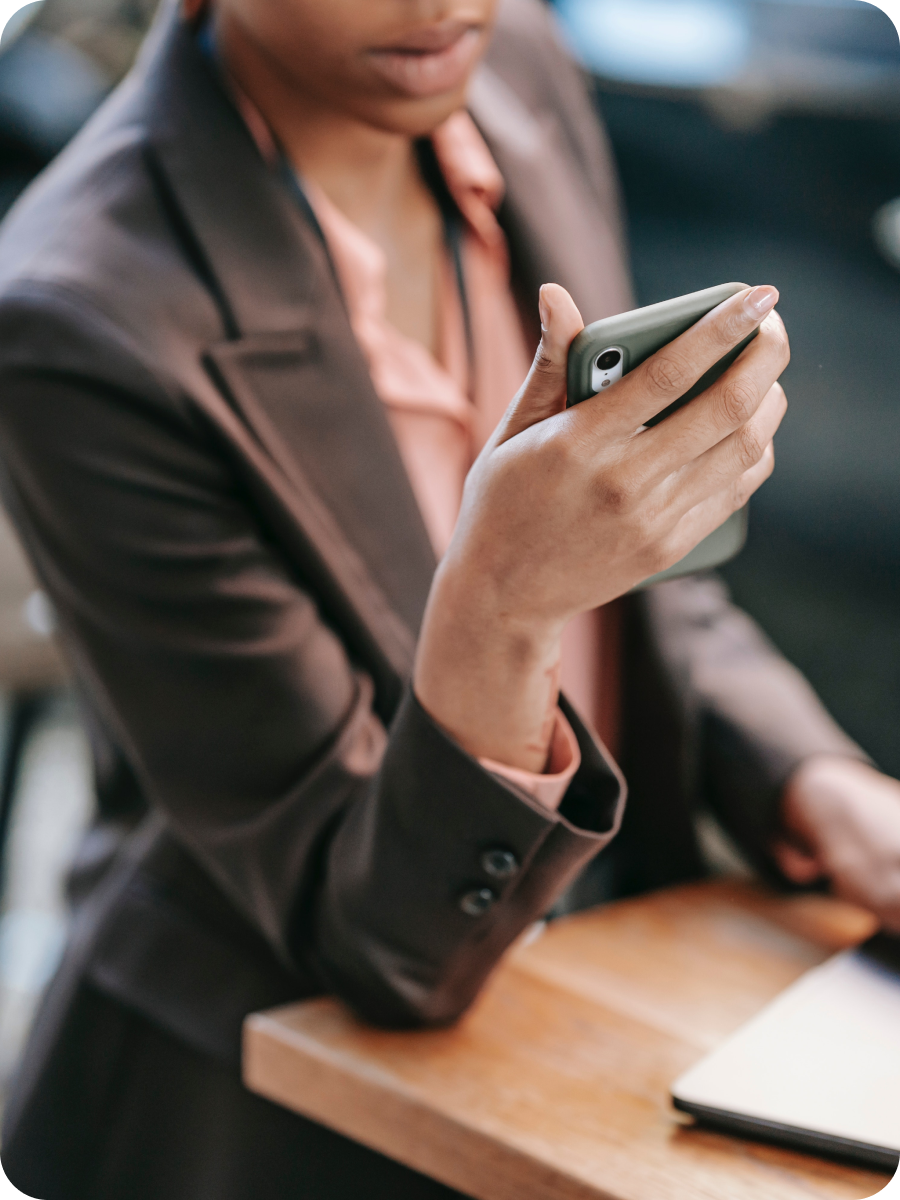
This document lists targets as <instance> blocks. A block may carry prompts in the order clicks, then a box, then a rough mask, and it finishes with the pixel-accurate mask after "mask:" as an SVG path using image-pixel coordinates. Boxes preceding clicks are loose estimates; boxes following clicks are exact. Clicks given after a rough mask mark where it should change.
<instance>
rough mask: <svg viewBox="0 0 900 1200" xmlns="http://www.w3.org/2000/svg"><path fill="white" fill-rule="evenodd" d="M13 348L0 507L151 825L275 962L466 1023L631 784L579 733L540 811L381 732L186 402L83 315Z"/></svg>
mask: <svg viewBox="0 0 900 1200" xmlns="http://www.w3.org/2000/svg"><path fill="white" fill-rule="evenodd" d="M0 347H3V349H2V351H0V466H2V487H3V495H4V498H5V501H6V503H7V505H8V507H9V509H10V512H11V514H12V515H13V517H14V519H15V521H16V523H17V525H18V528H19V530H20V532H21V534H22V536H23V539H24V541H25V544H26V546H27V548H28V550H29V552H30V555H31V557H32V560H33V562H34V565H35V567H36V570H37V572H38V574H39V576H40V578H41V580H42V581H43V584H44V586H45V587H46V589H47V591H48V592H49V594H50V596H51V598H52V601H53V603H54V605H55V607H56V609H57V613H58V617H59V624H60V630H61V634H62V638H63V642H64V645H65V647H66V649H67V652H68V654H69V657H70V660H71V661H72V663H73V665H74V667H75V670H76V672H77V675H78V677H79V680H80V682H81V683H82V685H83V686H84V687H85V688H86V689H88V691H89V692H90V695H91V699H92V702H93V704H94V706H95V708H96V709H97V711H98V712H100V713H101V714H102V717H103V720H104V722H105V724H106V726H107V728H108V729H109V730H110V731H111V734H112V737H113V739H114V740H115V742H116V743H117V744H118V746H119V747H120V748H121V750H122V751H123V752H124V754H125V755H126V757H127V759H128V761H129V762H130V764H131V766H132V769H133V770H134V772H135V774H136V776H137V778H138V779H139V781H140V783H141V786H142V789H143V791H144V793H145V795H146V797H147V799H148V801H149V802H150V803H151V805H152V806H153V807H154V808H155V809H156V810H157V811H158V812H161V813H162V814H164V817H165V819H166V821H167V823H168V825H169V827H170V830H171V831H172V832H173V833H174V835H175V836H176V837H177V838H178V839H179V841H180V842H181V843H182V844H183V846H185V847H186V848H187V849H188V850H189V852H190V853H191V855H192V856H193V857H194V858H195V859H196V860H197V861H198V862H199V863H200V864H201V865H202V867H203V868H204V870H205V871H206V872H207V874H208V875H209V876H211V877H212V878H213V879H214V880H215V881H216V882H217V883H218V885H219V886H220V888H221V889H222V890H223V891H224V892H225V893H226V894H227V896H228V897H229V898H230V899H231V901H232V902H233V904H234V905H235V906H236V907H237V908H238V910H239V911H241V912H242V913H243V914H244V915H245V917H247V918H248V919H249V920H250V921H251V922H252V923H253V925H254V926H255V927H256V928H257V929H258V930H259V931H261V932H262V934H263V935H264V936H265V938H266V939H267V940H268V942H269V944H270V945H271V946H272V948H273V949H274V951H275V952H276V954H277V955H278V956H279V957H280V959H281V960H282V961H283V962H285V963H287V964H288V965H292V964H293V965H296V966H297V967H298V969H302V970H303V972H304V973H306V974H308V973H309V971H310V970H312V971H313V973H314V974H315V975H316V976H317V977H318V978H319V980H320V981H321V982H322V984H323V986H325V987H326V988H328V989H329V990H333V991H336V992H337V993H338V994H340V995H341V996H342V997H343V998H344V999H345V1000H347V1001H348V1002H349V1003H350V1004H351V1005H352V1006H354V1007H355V1008H356V1009H357V1010H358V1011H359V1012H361V1013H362V1014H363V1015H365V1016H366V1017H368V1018H370V1019H373V1020H376V1021H379V1022H383V1023H388V1024H394V1025H403V1024H410V1023H418V1022H438V1023H439V1022H445V1021H448V1020H451V1019H453V1018H454V1017H455V1016H457V1015H458V1014H459V1013H460V1012H461V1011H462V1010H463V1009H464V1008H465V1007H466V1006H467V1005H468V1004H469V1002H470V1001H471V1000H472V999H473V997H474V996H475V994H476V992H477V991H478V989H479V987H480V986H481V984H482V982H483V981H484V979H485V977H486V976H487V974H488V973H489V971H490V970H491V968H492V966H493V965H494V964H495V962H496V961H497V959H498V958H499V956H500V955H501V954H502V953H503V951H504V950H505V949H506V947H507V946H508V945H509V944H510V943H511V942H512V941H513V939H515V938H516V936H517V935H518V934H519V933H520V932H521V931H522V930H523V929H524V928H525V927H527V926H528V925H529V924H530V923H531V922H533V921H534V920H535V919H537V918H539V917H541V916H542V915H543V914H544V913H545V912H546V911H547V909H548V908H549V907H550V906H551V905H552V903H553V901H554V899H555V897H556V896H557V895H558V894H559V893H560V891H561V890H562V889H564V888H565V887H566V886H567V885H568V883H569V882H570V881H571V880H572V879H573V878H574V876H575V875H576V874H577V873H578V872H579V870H580V869H581V868H582V866H583V865H584V864H585V863H586V862H587V861H588V860H590V859H591V858H592V857H593V855H595V854H596V853H597V852H598V851H599V850H600V849H602V847H603V846H605V845H606V844H607V842H608V841H609V840H610V839H611V837H612V836H613V834H614V833H615V831H616V829H617V827H618V823H619V820H620V813H621V806H622V803H623V795H622V790H623V789H622V786H621V777H620V776H619V775H618V773H617V771H616V769H615V768H614V767H613V766H612V765H611V764H610V763H609V762H608V760H607V759H606V758H605V756H604V754H603V752H602V751H601V750H600V748H599V747H598V746H597V745H596V744H595V743H594V742H593V740H592V739H591V738H590V737H589V735H588V734H587V732H586V731H585V729H584V727H583V726H582V725H581V724H580V723H579V722H578V720H577V718H576V717H575V715H574V713H570V712H568V711H567V716H569V718H570V720H571V722H572V724H573V726H574V727H575V730H576V736H577V737H578V740H579V745H580V749H581V756H582V765H581V768H580V770H579V771H578V773H577V775H576V777H575V779H574V780H573V782H572V784H571V786H570V788H569V791H568V793H567V795H566V797H565V799H564V801H563V803H562V805H561V807H560V810H559V812H550V811H549V810H547V809H544V808H542V807H541V806H540V805H539V804H538V803H537V802H536V801H534V800H533V799H532V798H531V797H529V796H528V794H527V793H525V792H524V791H520V790H518V789H517V788H516V787H515V786H514V785H511V784H507V783H505V782H503V781H501V780H500V779H498V778H497V777H495V776H494V775H492V774H491V773H489V772H488V771H487V770H485V769H484V768H482V767H481V766H480V765H479V764H478V763H477V762H476V761H475V760H474V759H472V758H471V757H469V756H468V755H467V754H465V753H464V752H463V751H462V750H461V749H460V747H459V746H458V745H456V743H455V742H454V741H453V740H452V739H451V738H450V737H448V736H447V735H446V734H445V733H444V732H443V731H442V730H441V729H440V728H438V727H437V726H436V725H435V723H434V722H433V721H432V720H431V719H430V717H429V716H428V714H427V713H426V712H425V711H424V710H423V709H422V707H421V706H420V705H419V704H418V702H417V701H416V698H415V696H414V695H412V694H411V693H410V692H409V691H407V693H406V696H405V698H404V699H403V701H402V703H401V704H400V707H399V710H398V711H397V712H396V714H395V716H394V718H393V720H392V721H391V722H390V723H389V725H388V726H387V727H386V725H385V724H384V723H383V722H382V721H381V720H380V719H379V717H378V716H377V715H376V710H375V707H374V706H373V698H374V686H373V683H372V680H371V678H370V677H369V675H368V674H367V673H366V670H365V667H364V664H360V663H358V662H354V661H352V660H351V658H350V656H349V654H348V651H347V649H346V648H345V646H344V644H343V643H342V641H341V639H340V637H339V636H338V634H337V633H336V631H335V629H334V628H333V627H332V625H331V624H330V623H329V620H328V614H327V613H326V612H323V611H322V610H321V609H320V607H319V605H318V604H317V601H316V597H315V595H313V594H312V592H311V590H309V589H308V588H307V587H305V586H304V581H303V580H302V579H301V578H299V577H298V575H297V573H296V568H295V565H293V564H292V563H291V562H290V561H288V560H287V558H286V557H285V555H283V554H282V553H281V552H280V551H279V547H278V545H277V542H276V540H275V539H274V537H273V536H271V535H270V534H269V532H268V531H267V529H266V528H265V527H264V525H263V523H262V522H261V520H260V519H259V517H258V514H257V513H256V511H255V509H254V507H253V505H252V503H251V502H250V501H249V500H248V498H247V495H246V494H245V491H244V489H243V487H242V486H241V483H240V481H239V479H238V478H236V476H235V474H234V472H233V470H232V469H231V466H230V464H229V460H228V458H227V456H226V455H225V454H224V453H223V452H222V449H221V447H220V446H219V445H218V443H217V441H216V438H215V436H214V433H215V431H214V430H211V429H210V428H209V426H208V424H205V423H204V422H203V421H201V420H200V419H199V418H198V415H197V411H196V406H195V407H194V408H193V409H192V405H191V400H190V396H185V395H181V394H179V393H178V391H177V389H176V388H175V386H174V384H173V383H172V382H171V380H169V379H167V378H164V377H162V374H161V372H160V371H159V370H158V369H157V366H156V364H148V363H146V362H144V361H142V358H141V356H140V354H139V353H138V352H137V350H136V349H135V347H134V346H133V344H132V343H131V342H130V341H129V339H128V338H127V337H126V335H125V334H124V333H122V332H121V330H119V329H118V328H117V327H116V325H115V324H114V322H113V321H112V320H110V319H107V318H106V317H105V316H104V315H102V314H101V313H100V312H99V311H96V310H95V309H93V308H92V306H91V303H90V301H89V300H86V299H85V298H84V297H67V296H65V295H61V294H58V293H56V292H50V291H48V290H44V291H41V289H40V288H37V289H34V288H32V289H31V290H30V291H29V292H28V293H27V294H26V295H22V296H18V297H10V296H7V297H6V299H5V300H4V302H3V303H2V305H0ZM491 851H501V852H502V853H501V854H499V855H498V854H493V855H492V854H491V853H490V852H491Z"/></svg>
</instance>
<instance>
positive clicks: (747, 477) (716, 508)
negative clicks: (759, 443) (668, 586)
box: [648, 444, 775, 575]
mask: <svg viewBox="0 0 900 1200" xmlns="http://www.w3.org/2000/svg"><path fill="white" fill-rule="evenodd" d="M774 466H775V451H774V447H773V446H772V445H771V444H770V445H769V446H768V447H767V449H766V453H765V454H764V455H763V458H762V461H761V462H759V463H757V464H756V466H755V467H752V468H751V469H750V470H749V471H745V472H744V474H743V475H742V476H741V477H740V478H739V479H738V480H736V481H735V482H734V483H732V484H731V485H730V486H729V487H727V488H724V489H723V490H722V491H721V492H717V493H716V494H715V495H714V496H710V497H709V498H708V499H706V500H704V501H702V502H701V503H700V504H695V505H694V507H693V508H691V509H689V510H688V511H687V512H685V513H684V514H683V515H682V516H680V517H677V519H676V520H675V522H674V524H673V525H672V528H671V531H670V533H669V534H668V536H667V537H666V538H665V539H664V540H663V543H662V545H661V546H660V547H658V553H657V558H658V559H660V560H662V561H664V564H665V567H670V566H674V564H675V563H677V562H680V561H681V560H682V559H683V558H684V556H685V555H686V554H690V552H691V551H692V550H693V549H694V547H695V546H698V545H699V544H700V543H701V542H702V541H703V539H704V538H705V537H708V536H709V535H710V534H711V533H713V532H715V530H717V529H718V528H719V527H720V526H721V525H724V524H725V522H726V521H727V520H728V518H729V517H730V516H731V515H732V514H733V513H736V512H737V511H738V509H739V508H743V507H744V505H745V504H746V503H747V501H748V500H749V499H750V497H751V496H752V495H753V493H754V492H755V491H756V490H757V489H758V488H760V487H761V486H762V485H763V484H764V483H765V481H766V480H767V479H768V478H769V476H770V475H771V474H772V470H773V469H774ZM676 515H677V510H676ZM665 567H661V566H658V565H657V566H654V569H653V570H652V571H648V575H652V574H655V573H656V572H657V571H661V570H664V569H665Z"/></svg>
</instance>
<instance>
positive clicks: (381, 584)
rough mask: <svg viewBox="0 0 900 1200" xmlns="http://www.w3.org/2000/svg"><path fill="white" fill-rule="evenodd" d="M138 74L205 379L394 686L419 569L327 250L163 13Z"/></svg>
mask: <svg viewBox="0 0 900 1200" xmlns="http://www.w3.org/2000/svg"><path fill="white" fill-rule="evenodd" d="M141 69H142V71H144V72H145V73H146V75H147V80H146V84H145V89H146V92H149V94H150V96H151V105H150V115H149V120H148V125H149V128H148V143H149V158H150V165H151V170H153V171H154V172H155V173H156V174H157V176H158V180H159V183H160V186H161V187H162V188H164V189H165V190H167V191H168V192H169V193H170V198H171V201H172V203H173V205H174V206H177V211H178V213H179V219H180V223H181V224H182V226H183V227H182V229H181V230H180V232H181V234H182V236H183V237H184V238H185V239H186V240H187V241H188V242H189V244H190V249H191V253H192V254H193V256H194V257H195V259H196V261H197V263H198V269H199V270H201V272H202V273H203V274H204V275H205V276H206V281H207V284H208V286H209V287H210V288H211V290H212V291H213V293H214V295H215V296H216V298H217V300H218V302H219V305H220V308H221V310H222V319H223V326H224V329H225V334H226V336H225V339H224V340H223V342H222V343H221V344H219V345H216V346H212V347H210V348H209V351H208V355H207V361H208V367H209V369H210V372H211V374H212V375H213V377H214V379H215V381H216V383H217V384H218V386H219V388H220V389H221V390H222V391H224V393H225V394H226V396H227V398H228V400H229V402H230V404H231V405H232V406H233V408H234V409H236V411H237V413H238V415H239V416H240V418H241V420H242V421H243V422H244V423H245V425H246V426H247V428H248V429H249V430H250V431H251V432H252V434H253V436H254V438H255V439H256V441H257V442H258V443H259V445H260V446H261V447H262V448H264V450H265V452H266V454H267V455H268V456H269V457H270V459H271V461H272V463H273V464H274V465H275V466H276V467H277V471H276V472H274V473H273V477H277V478H278V479H279V480H280V484H281V485H284V484H286V485H287V486H288V487H289V488H290V490H291V493H292V494H291V496H290V497H289V503H290V506H291V509H292V512H293V513H294V515H295V516H296V519H297V521H298V522H299V524H300V525H301V526H302V530H303V534H304V536H305V540H306V543H307V544H308V548H309V550H310V551H311V553H312V554H313V556H314V557H315V558H316V559H317V561H318V563H319V565H320V567H321V571H317V572H316V575H317V577H321V578H322V580H323V581H324V586H325V589H326V592H328V591H331V592H332V594H333V598H334V600H335V606H334V607H336V610H337V613H338V614H340V612H341V609H342V607H343V608H346V607H347V605H348V604H349V606H350V608H351V609H352V617H351V619H352V620H355V621H356V622H357V623H359V624H360V625H361V627H362V629H363V630H364V637H363V641H364V642H365V643H367V644H369V645H370V646H371V647H373V648H374V649H375V651H376V652H377V653H380V654H381V655H382V656H383V657H384V659H385V660H386V664H387V665H388V666H389V667H390V669H391V670H392V671H393V672H394V673H395V674H396V675H397V676H398V677H399V678H403V677H405V676H408V674H409V672H410V670H411V667H412V659H413V654H414V650H415V641H416V634H417V631H418V627H419V623H420V621H421V617H422V613H423V611H424V605H425V601H426V599H427V595H428V590H429V587H430V585H431V578H432V576H433V573H434V568H435V559H434V554H433V551H432V549H431V545H430V542H429V540H428V535H427V533H426V531H425V527H424V524H423V521H422V517H421V514H420V512H419V509H418V505H417V503H416V500H415V497H414V495H413V492H412V488H411V486H410V483H409V480H408V477H407V474H406V471H405V468H404V466H403V462H402V460H401V458H400V454H399V451H398V448H397V444H396V441H395V439H394V436H393V434H392V431H391V429H390V425H389V423H388V420H387V416H386V414H385V411H384V406H383V404H382V403H381V401H380V399H379V398H378V396H377V395H376V393H375V391H374V388H373V386H372V382H371V378H370V375H369V371H368V367H367V364H366V362H365V360H364V358H363V356H362V353H361V351H360V350H359V347H358V345H357V342H356V339H355V337H354V335H353V332H352V329H351V327H350V324H349V321H348V318H347V314H346V311H345V308H344V305H343V301H342V298H341V296H340V292H339V289H338V287H337V285H336V282H335V279H334V276H333V273H332V270H331V265H330V262H329V260H328V256H327V253H326V251H325V249H324V247H323V245H322V243H321V241H320V239H319V237H318V236H317V234H316V233H315V232H314V231H313V230H312V228H311V227H310V225H309V224H308V222H307V221H306V219H305V218H304V217H303V215H302V214H301V212H300V210H299V207H298V205H297V203H296V201H295V200H294V199H293V198H292V197H291V196H290V194H289V192H288V190H287V188H286V187H285V185H284V184H283V182H282V181H281V180H280V179H279V178H278V177H277V175H276V174H275V173H274V172H272V171H270V170H269V169H267V168H266V166H265V165H264V164H263V163H262V161H261V160H260V157H259V154H258V152H257V150H256V147H255V145H254V144H253V142H252V140H251V139H250V137H249V135H248V133H247V131H246V129H245V127H244V124H243V122H242V120H241V118H240V117H239V115H238V113H237V112H236V110H235V108H234V106H233V105H232V103H231V101H230V99H229V98H228V96H227V95H226V92H225V90H224V88H223V87H222V85H221V83H220V81H219V79H218V77H217V73H216V69H215V66H214V64H212V63H210V62H209V61H208V60H207V58H206V57H205V56H204V55H203V53H202V52H201V51H200V50H199V48H198V47H197V45H196V43H195V39H194V37H193V35H192V33H191V31H190V30H189V29H188V28H187V27H186V26H185V25H184V24H183V23H182V22H181V21H180V20H179V19H178V17H177V13H175V12H174V11H173V10H170V11H169V12H168V13H166V14H164V15H163V17H162V18H161V24H160V27H159V28H158V30H157V33H156V35H155V37H154V39H153V42H152V43H151V44H150V45H149V46H148V48H147V51H146V52H145V56H144V62H143V64H142V68H141ZM146 92H145V94H146ZM304 566H306V564H304ZM328 581H330V582H331V583H332V584H333V585H334V586H333V587H331V588H329V587H328ZM326 598H327V597H326ZM329 607H332V606H331V605H330V606H329ZM334 607H332V611H334ZM358 640H359V639H357V641H358ZM392 690H394V689H392Z"/></svg>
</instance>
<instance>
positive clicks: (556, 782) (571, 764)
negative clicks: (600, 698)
mask: <svg viewBox="0 0 900 1200" xmlns="http://www.w3.org/2000/svg"><path fill="white" fill-rule="evenodd" d="M478 761H479V763H480V764H481V766H482V767H484V769H485V770H486V771H490V772H491V774H492V775H497V776H498V777H499V778H500V779H505V780H506V781H507V782H509V783H514V784H515V785H516V787H519V788H522V790H523V791H526V792H528V794H529V795H530V796H533V797H534V799H535V800H537V802H538V804H541V805H543V807H544V808H548V809H550V810H551V812H555V811H556V809H558V808H559V806H560V804H562V799H563V796H565V794H566V792H567V791H568V790H569V784H570V783H571V782H572V780H573V778H574V777H575V773H576V771H577V770H578V768H579V767H580V766H581V748H580V747H579V745H578V739H577V738H576V737H575V733H574V731H573V729H572V726H571V725H570V724H569V722H568V721H567V720H566V717H565V715H564V714H563V712H562V710H561V709H559V708H557V710H556V725H555V726H554V729H553V739H552V741H551V743H550V756H549V758H548V760H547V769H546V771H545V772H544V773H543V774H541V775H537V774H535V772H534V771H523V770H521V769H520V768H519V767H508V766H506V765H505V764H504V763H498V762H494V760H493V759H490V758H480V759H479V760H478Z"/></svg>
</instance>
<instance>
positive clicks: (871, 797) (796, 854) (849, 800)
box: [773, 756, 900, 934]
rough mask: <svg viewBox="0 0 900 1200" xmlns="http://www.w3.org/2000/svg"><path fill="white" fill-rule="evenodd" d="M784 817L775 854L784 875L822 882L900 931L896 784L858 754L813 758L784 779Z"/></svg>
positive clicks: (899, 797)
mask: <svg viewBox="0 0 900 1200" xmlns="http://www.w3.org/2000/svg"><path fill="white" fill-rule="evenodd" d="M782 816H783V821H784V829H785V833H784V835H783V836H782V837H781V838H779V839H778V841H777V842H776V843H775V845H774V847H773V851H774V854H775V859H776V861H777V863H778V865H779V867H780V868H781V870H782V871H783V872H784V874H785V875H786V876H787V877H788V878H789V879H790V880H792V881H793V882H794V883H797V884H805V885H808V884H812V883H815V882H817V881H818V880H820V879H827V880H828V881H829V882H830V884H831V887H832V890H833V892H834V893H835V895H837V896H840V897H841V898H842V899H844V900H850V901H852V902H853V903H854V904H860V905H862V906H863V907H864V908H868V909H870V910H871V911H872V912H873V913H874V914H875V915H876V916H877V917H878V919H879V921H880V922H881V924H882V926H883V928H884V929H886V930H888V931H889V932H891V933H896V934H900V782H898V781H897V780H896V779H891V778H890V777H889V776H887V775H882V774H881V773H880V772H879V771H876V770H875V768H874V767H870V766H868V765H867V764H866V763H864V762H859V761H857V760H855V759H851V758H832V757H826V756H821V757H817V758H811V759H809V760H808V761H807V762H805V763H803V765H802V766H800V767H799V768H798V769H797V770H796V771H795V772H794V774H793V775H792V776H791V778H790V780H789V781H788V785H787V788H786V789H785V794H784V803H783V809H782Z"/></svg>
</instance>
